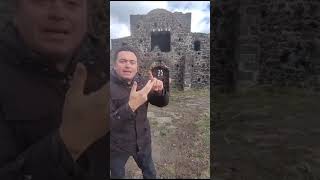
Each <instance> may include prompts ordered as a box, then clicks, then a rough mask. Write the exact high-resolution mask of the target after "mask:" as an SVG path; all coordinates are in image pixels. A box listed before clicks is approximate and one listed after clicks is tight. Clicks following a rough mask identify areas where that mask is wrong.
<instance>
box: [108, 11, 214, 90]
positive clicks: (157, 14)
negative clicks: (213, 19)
mask: <svg viewBox="0 0 320 180" xmlns="http://www.w3.org/2000/svg"><path fill="white" fill-rule="evenodd" d="M130 31H131V36H129V37H123V38H119V39H112V40H111V46H112V50H111V55H112V54H113V51H114V50H116V49H117V48H119V47H121V46H123V45H130V46H132V47H134V48H136V49H137V50H138V53H139V56H140V58H141V62H142V63H140V69H141V72H142V74H144V73H146V71H147V70H148V69H149V68H150V66H151V65H153V64H154V63H159V62H161V63H164V64H165V65H166V66H167V67H168V68H169V70H170V78H171V79H172V84H171V86H174V87H176V88H178V89H180V90H184V89H189V88H202V87H208V86H209V83H210V36H209V34H206V33H192V32H191V13H185V14H184V13H181V12H169V11H167V10H165V9H154V10H152V11H150V12H149V13H147V14H146V15H130Z"/></svg>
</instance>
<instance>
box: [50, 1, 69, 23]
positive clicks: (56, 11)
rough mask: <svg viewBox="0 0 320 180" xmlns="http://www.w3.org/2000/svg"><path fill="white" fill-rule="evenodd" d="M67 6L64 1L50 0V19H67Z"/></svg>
mask: <svg viewBox="0 0 320 180" xmlns="http://www.w3.org/2000/svg"><path fill="white" fill-rule="evenodd" d="M65 11H66V10H65V7H64V5H63V3H62V1H50V6H49V8H48V18H49V19H50V20H55V21H61V20H63V19H65V13H66V12H65Z"/></svg>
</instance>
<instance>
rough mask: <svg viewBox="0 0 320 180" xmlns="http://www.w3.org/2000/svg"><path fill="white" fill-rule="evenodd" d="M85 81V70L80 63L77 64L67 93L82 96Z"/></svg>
mask: <svg viewBox="0 0 320 180" xmlns="http://www.w3.org/2000/svg"><path fill="white" fill-rule="evenodd" d="M86 80H87V69H86V67H85V66H84V65H83V64H82V63H78V64H77V66H76V69H75V71H74V73H73V79H72V81H71V84H70V89H69V91H71V92H73V93H77V94H83V90H84V87H85V84H86Z"/></svg>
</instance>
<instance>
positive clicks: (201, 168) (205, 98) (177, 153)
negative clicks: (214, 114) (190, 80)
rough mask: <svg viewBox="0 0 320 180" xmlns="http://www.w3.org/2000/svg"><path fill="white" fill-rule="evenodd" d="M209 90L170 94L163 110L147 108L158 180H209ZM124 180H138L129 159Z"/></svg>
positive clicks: (132, 163)
mask: <svg viewBox="0 0 320 180" xmlns="http://www.w3.org/2000/svg"><path fill="white" fill-rule="evenodd" d="M209 105H210V99H209V90H208V89H204V90H188V91H185V92H182V91H176V90H173V91H172V92H171V97H170V103H169V105H168V106H167V107H163V108H158V107H155V106H149V112H148V118H149V120H150V126H151V134H152V150H153V160H154V162H155V167H156V170H157V176H158V178H161V179H162V178H164V179H167V178H169V179H170V178H210V167H209V165H210V137H209V136H210V135H209V131H210V118H209V108H210V107H209ZM126 177H127V178H135V179H140V178H142V174H141V171H140V169H139V168H138V166H137V165H136V164H135V162H134V160H133V158H132V157H130V159H129V160H128V162H127V164H126Z"/></svg>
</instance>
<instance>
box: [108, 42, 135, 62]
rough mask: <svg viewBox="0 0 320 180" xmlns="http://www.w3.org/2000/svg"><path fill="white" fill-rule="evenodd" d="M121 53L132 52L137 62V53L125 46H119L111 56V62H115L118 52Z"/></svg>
mask: <svg viewBox="0 0 320 180" xmlns="http://www.w3.org/2000/svg"><path fill="white" fill-rule="evenodd" d="M121 51H129V52H132V53H133V54H134V55H136V57H137V60H138V61H139V53H138V51H137V50H135V49H134V48H133V47H131V46H128V45H126V46H121V47H120V48H119V49H117V50H116V51H115V52H114V55H113V58H112V60H113V62H116V60H117V57H118V54H119V52H121Z"/></svg>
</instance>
